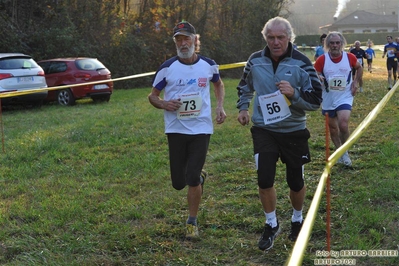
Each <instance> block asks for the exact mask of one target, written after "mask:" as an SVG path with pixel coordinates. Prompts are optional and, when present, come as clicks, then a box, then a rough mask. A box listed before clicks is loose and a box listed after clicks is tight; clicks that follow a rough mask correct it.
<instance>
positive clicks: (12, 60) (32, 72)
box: [0, 53, 47, 105]
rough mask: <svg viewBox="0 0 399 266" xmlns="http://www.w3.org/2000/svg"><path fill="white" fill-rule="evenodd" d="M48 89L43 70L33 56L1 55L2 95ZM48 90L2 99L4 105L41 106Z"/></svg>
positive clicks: (0, 79)
mask: <svg viewBox="0 0 399 266" xmlns="http://www.w3.org/2000/svg"><path fill="white" fill-rule="evenodd" d="M43 88H47V84H46V78H45V76H44V71H43V69H42V68H41V67H40V66H39V65H38V64H37V63H36V62H35V60H33V59H32V57H31V56H29V55H25V54H21V53H0V95H1V94H2V93H4V92H12V91H25V90H33V89H38V90H39V89H43ZM46 97H47V90H39V91H38V92H32V93H28V94H24V95H16V96H11V97H4V98H0V99H1V103H2V105H9V104H33V105H41V104H42V102H43V100H44V99H45V98H46Z"/></svg>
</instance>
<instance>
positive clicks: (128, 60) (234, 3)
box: [0, 0, 292, 88]
mask: <svg viewBox="0 0 399 266" xmlns="http://www.w3.org/2000/svg"><path fill="white" fill-rule="evenodd" d="M290 3H292V0H282V1H274V0H250V1H241V0H230V1H225V0H216V1H215V0H185V1H182V0H179V1H172V0H142V1H135V0H130V1H129V0H102V1H98V0H84V1H83V0H63V1H61V0H58V1H49V0H47V1H44V0H30V1H17V0H0V28H1V29H2V31H1V32H0V51H1V52H22V53H26V54H30V55H32V56H33V57H34V59H35V60H41V59H49V58H55V57H69V56H73V57H74V56H88V57H97V58H98V59H99V60H100V61H102V62H103V63H104V64H105V65H106V66H107V67H108V68H109V69H110V70H111V72H112V74H113V77H114V78H117V77H122V76H127V75H134V74H138V73H143V72H151V71H155V70H156V69H157V68H158V66H159V65H160V63H162V62H163V61H164V60H165V59H166V58H169V57H171V56H174V55H175V47H174V44H173V40H172V30H173V26H174V25H175V24H176V22H178V21H182V20H187V21H189V22H191V23H192V24H193V25H194V26H195V27H196V29H197V33H199V34H200V35H201V39H200V40H201V53H202V54H204V55H205V56H208V57H210V58H212V59H214V60H215V61H216V62H217V63H219V64H226V63H233V62H241V61H245V60H246V59H247V58H248V56H249V55H250V54H251V53H252V52H253V51H255V50H259V49H261V48H262V47H263V46H264V43H263V41H262V35H261V33H260V31H261V30H262V27H263V25H264V23H265V22H266V21H267V20H268V19H269V18H271V17H274V16H276V15H278V14H284V13H287V11H286V10H287V7H288V6H289V4H290ZM156 21H158V22H160V30H159V31H158V30H156V29H155V26H154V25H155V22H156ZM148 84H149V80H148V79H141V80H129V81H124V82H120V83H118V84H117V87H116V88H128V87H132V86H137V85H148Z"/></svg>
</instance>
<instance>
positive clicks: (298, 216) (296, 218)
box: [291, 208, 303, 223]
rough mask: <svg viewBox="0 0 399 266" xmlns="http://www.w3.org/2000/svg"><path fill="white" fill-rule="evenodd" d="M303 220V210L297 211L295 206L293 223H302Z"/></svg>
mask: <svg viewBox="0 0 399 266" xmlns="http://www.w3.org/2000/svg"><path fill="white" fill-rule="evenodd" d="M302 220H303V216H302V210H300V211H297V210H295V209H294V208H292V217H291V221H292V222H293V223H295V222H300V223H301V222H302Z"/></svg>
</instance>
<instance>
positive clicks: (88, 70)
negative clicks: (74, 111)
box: [37, 57, 114, 105]
mask: <svg viewBox="0 0 399 266" xmlns="http://www.w3.org/2000/svg"><path fill="white" fill-rule="evenodd" d="M37 63H38V64H39V65H40V66H41V67H42V68H43V70H44V73H45V77H46V82H47V86H48V87H56V86H64V85H71V84H79V83H86V82H95V81H100V80H104V82H103V83H95V84H89V85H82V86H77V87H67V88H62V89H59V90H49V91H48V95H47V98H46V99H45V102H51V101H57V102H58V103H59V104H61V105H74V104H75V101H76V100H78V99H82V98H92V99H93V101H107V102H108V101H109V100H110V99H111V94H112V91H113V88H114V84H113V82H112V81H110V79H111V72H110V71H109V70H108V69H107V68H106V67H105V66H104V65H103V64H102V63H101V62H100V61H98V60H97V59H96V58H87V57H75V58H55V59H48V60H41V61H38V62H37Z"/></svg>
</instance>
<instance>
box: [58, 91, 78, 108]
mask: <svg viewBox="0 0 399 266" xmlns="http://www.w3.org/2000/svg"><path fill="white" fill-rule="evenodd" d="M57 100H58V103H59V104H60V105H65V106H66V105H74V104H75V97H73V94H72V91H71V90H70V89H66V90H61V91H59V92H58V94H57Z"/></svg>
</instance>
